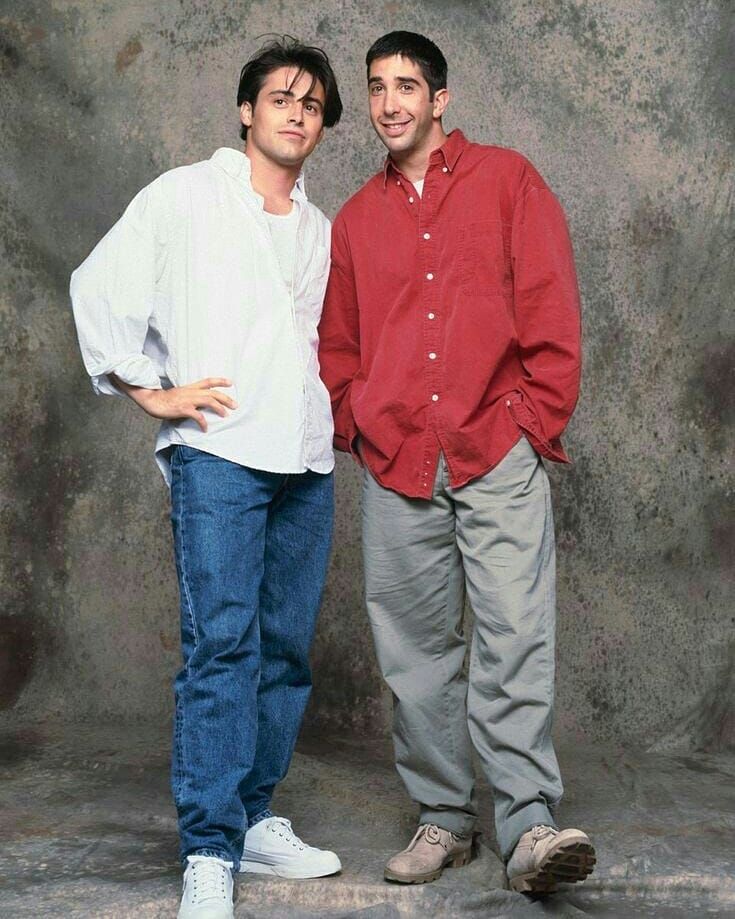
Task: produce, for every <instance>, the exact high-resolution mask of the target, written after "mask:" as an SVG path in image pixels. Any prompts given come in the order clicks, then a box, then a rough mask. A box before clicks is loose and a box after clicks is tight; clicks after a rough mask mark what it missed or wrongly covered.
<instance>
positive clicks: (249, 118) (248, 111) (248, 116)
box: [240, 102, 253, 128]
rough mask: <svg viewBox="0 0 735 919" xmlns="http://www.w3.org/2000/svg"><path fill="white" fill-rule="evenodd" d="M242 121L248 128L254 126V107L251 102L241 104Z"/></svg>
mask: <svg viewBox="0 0 735 919" xmlns="http://www.w3.org/2000/svg"><path fill="white" fill-rule="evenodd" d="M240 121H241V122H242V124H244V125H245V127H246V128H249V127H252V124H253V107H252V105H251V104H250V103H249V102H243V104H242V105H241V106H240Z"/></svg>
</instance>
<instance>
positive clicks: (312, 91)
mask: <svg viewBox="0 0 735 919" xmlns="http://www.w3.org/2000/svg"><path fill="white" fill-rule="evenodd" d="M298 73H299V68H298V67H279V68H278V69H277V70H272V71H271V72H270V73H269V74H268V76H267V77H266V78H265V80H264V81H263V85H262V87H261V89H260V91H261V92H266V93H271V92H274V91H275V90H278V89H290V90H291V92H292V93H293V94H294V96H296V98H297V99H300V98H301V97H302V96H306V95H309V96H313V97H314V98H315V99H319V100H321V101H322V102H323V101H324V98H325V94H324V87H323V86H322V84H321V82H320V81H319V80H315V79H314V77H313V76H312V75H311V74H310V73H308V72H307V71H306V70H304V71H302V72H301V74H299V76H298V79H296V80H295V81H294V78H295V77H296V75H297V74H298ZM312 83H313V84H314V85H313V86H312V85H311V84H312Z"/></svg>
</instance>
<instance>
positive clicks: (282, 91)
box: [268, 89, 324, 108]
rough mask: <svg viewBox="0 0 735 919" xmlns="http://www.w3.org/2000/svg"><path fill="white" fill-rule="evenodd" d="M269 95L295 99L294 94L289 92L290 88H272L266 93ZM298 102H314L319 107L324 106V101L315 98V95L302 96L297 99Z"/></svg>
mask: <svg viewBox="0 0 735 919" xmlns="http://www.w3.org/2000/svg"><path fill="white" fill-rule="evenodd" d="M268 95H269V96H290V97H291V98H292V99H295V98H296V96H295V95H294V93H292V92H291V90H290V89H273V90H271V91H270V92H269V93H268ZM299 102H316V104H317V105H318V106H319V108H324V103H323V102H322V100H321V99H317V97H316V96H302V97H301V98H300V99H299Z"/></svg>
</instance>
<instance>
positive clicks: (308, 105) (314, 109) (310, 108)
mask: <svg viewBox="0 0 735 919" xmlns="http://www.w3.org/2000/svg"><path fill="white" fill-rule="evenodd" d="M304 108H305V109H306V111H307V112H311V113H312V115H316V114H317V107H316V106H315V105H313V104H312V103H311V102H307V103H306V105H305V106H304Z"/></svg>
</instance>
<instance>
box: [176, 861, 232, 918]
mask: <svg viewBox="0 0 735 919" xmlns="http://www.w3.org/2000/svg"><path fill="white" fill-rule="evenodd" d="M186 860H187V861H188V862H189V864H188V865H187V866H186V871H185V872H184V891H183V893H182V895H181V906H180V908H179V919H233V916H234V915H235V914H234V912H233V911H232V867H233V866H232V862H225V861H223V860H222V859H221V858H215V857H214V856H211V855H187V856H186Z"/></svg>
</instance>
